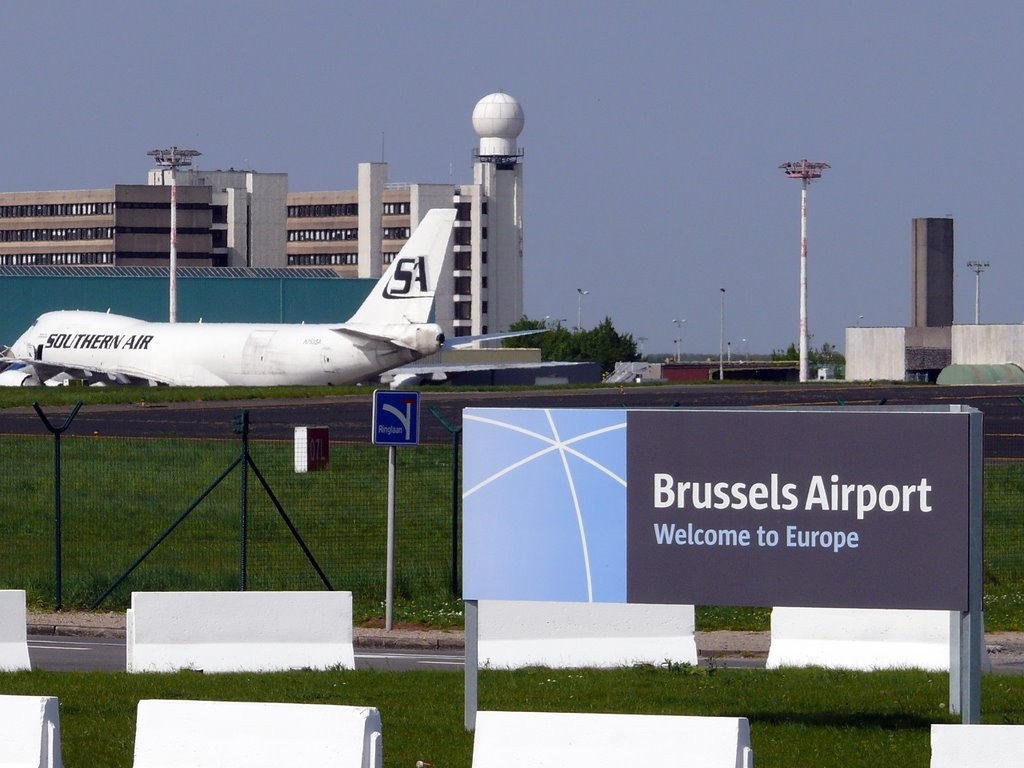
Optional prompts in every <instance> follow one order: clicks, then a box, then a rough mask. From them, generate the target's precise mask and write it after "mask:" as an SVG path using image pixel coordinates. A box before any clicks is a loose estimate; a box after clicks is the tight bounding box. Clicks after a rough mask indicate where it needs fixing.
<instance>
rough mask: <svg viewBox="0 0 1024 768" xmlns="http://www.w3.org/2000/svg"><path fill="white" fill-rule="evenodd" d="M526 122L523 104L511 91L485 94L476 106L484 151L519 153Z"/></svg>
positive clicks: (475, 125) (475, 120)
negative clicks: (517, 149)
mask: <svg viewBox="0 0 1024 768" xmlns="http://www.w3.org/2000/svg"><path fill="white" fill-rule="evenodd" d="M525 123H526V117H525V115H523V108H522V106H520V104H519V102H518V101H516V100H515V99H514V98H513V97H511V96H509V95H508V94H507V93H501V92H498V93H492V94H490V95H488V96H484V97H483V98H482V99H480V101H478V102H477V103H476V107H474V108H473V130H474V131H476V135H477V136H479V137H480V154H481V155H484V156H488V155H514V154H516V137H517V136H519V134H520V133H522V132H523V126H524V125H525Z"/></svg>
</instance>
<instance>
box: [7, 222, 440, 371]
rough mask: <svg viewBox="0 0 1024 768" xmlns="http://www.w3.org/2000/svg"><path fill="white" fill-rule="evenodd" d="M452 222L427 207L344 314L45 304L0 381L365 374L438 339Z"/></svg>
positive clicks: (422, 353)
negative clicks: (197, 315)
mask: <svg viewBox="0 0 1024 768" xmlns="http://www.w3.org/2000/svg"><path fill="white" fill-rule="evenodd" d="M454 224H455V210H454V209H450V208H444V209H434V210H431V211H428V212H427V215H426V216H425V217H424V218H423V220H422V221H421V222H420V224H419V226H418V227H416V229H415V231H414V232H413V233H412V236H411V237H410V238H409V240H408V241H407V242H406V244H405V245H404V246H403V248H402V250H401V251H400V252H399V253H398V254H397V255H396V256H395V258H394V260H393V261H392V263H391V265H390V267H389V268H388V270H387V272H386V273H385V274H384V275H383V276H382V277H381V279H380V280H379V281H378V282H377V284H376V285H375V286H374V288H373V290H372V291H371V292H370V295H369V296H367V298H366V300H365V301H364V302H363V303H362V305H361V306H360V307H359V309H358V310H357V311H356V313H355V314H354V315H353V316H352V317H351V318H350V319H349V320H348V321H347V322H341V323H326V324H304V323H303V324H292V323H289V324H275V323H204V322H198V323H151V322H147V321H145V320H139V319H136V318H132V317H126V316H124V315H116V314H111V313H109V312H91V311H83V310H61V311H56V312H47V313H45V314H43V315H41V316H40V317H39V318H38V319H37V320H36V322H35V324H34V325H32V327H30V328H29V329H28V330H27V331H25V333H23V334H22V335H21V336H20V337H19V338H18V340H17V341H15V342H14V344H12V345H11V346H10V347H9V348H8V349H7V351H6V352H2V353H0V366H2V367H3V370H2V371H0V386H32V385H39V384H57V383H64V382H67V381H68V380H69V379H70V380H80V381H82V382H84V383H86V384H91V385H95V384H144V385H151V386H155V385H159V384H167V385H171V386H282V385H332V384H333V385H342V384H355V383H358V382H361V381H365V380H367V379H368V378H370V377H371V376H374V375H378V374H380V373H382V372H384V371H387V370H390V369H392V368H397V367H398V366H401V365H404V364H406V363H409V362H412V361H414V360H419V359H420V358H423V357H426V356H428V355H432V354H434V353H435V352H437V351H438V350H439V349H441V347H442V346H443V345H444V342H445V337H444V333H443V332H442V330H441V327H440V326H439V325H437V324H436V323H430V322H428V320H429V319H430V310H431V308H432V306H433V302H434V292H435V290H436V288H437V283H438V279H439V277H440V275H441V274H442V272H443V267H444V261H445V257H446V255H447V253H448V251H449V250H450V242H451V238H452V230H453V227H454Z"/></svg>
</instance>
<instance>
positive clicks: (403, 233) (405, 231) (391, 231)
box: [381, 227, 412, 240]
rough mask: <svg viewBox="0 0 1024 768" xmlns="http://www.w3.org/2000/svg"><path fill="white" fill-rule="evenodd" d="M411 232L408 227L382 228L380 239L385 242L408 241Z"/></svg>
mask: <svg viewBox="0 0 1024 768" xmlns="http://www.w3.org/2000/svg"><path fill="white" fill-rule="evenodd" d="M411 231H412V230H410V229H409V227H384V229H383V230H382V231H381V237H383V238H384V239H385V240H408V239H409V235H410V233H411Z"/></svg>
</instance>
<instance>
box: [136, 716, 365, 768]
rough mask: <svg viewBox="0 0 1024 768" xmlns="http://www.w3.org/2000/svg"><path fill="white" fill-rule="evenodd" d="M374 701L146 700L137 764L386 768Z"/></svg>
mask: <svg viewBox="0 0 1024 768" xmlns="http://www.w3.org/2000/svg"><path fill="white" fill-rule="evenodd" d="M383 760H384V754H383V750H382V749H381V722H380V712H378V711H377V710H376V709H375V708H373V707H345V706H338V705H333V704H280V703H260V702H237V701H180V700H175V701H165V700H157V699H148V700H146V699H144V700H142V701H140V702H139V708H138V711H137V714H136V722H135V760H134V762H133V766H134V768H207V766H214V765H216V766H218V768H281V766H286V765H309V766H313V765H325V766H326V765H330V766H337V767H338V768H381V766H382V765H383Z"/></svg>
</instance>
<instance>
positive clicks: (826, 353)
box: [772, 341, 846, 365]
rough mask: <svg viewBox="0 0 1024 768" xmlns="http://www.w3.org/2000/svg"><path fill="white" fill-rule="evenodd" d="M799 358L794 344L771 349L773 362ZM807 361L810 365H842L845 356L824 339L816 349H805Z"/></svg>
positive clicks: (798, 352) (844, 361) (798, 351)
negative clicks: (783, 347) (783, 348)
mask: <svg viewBox="0 0 1024 768" xmlns="http://www.w3.org/2000/svg"><path fill="white" fill-rule="evenodd" d="M799 359H800V350H799V349H797V347H796V344H790V345H789V346H788V347H786V349H785V350H782V349H773V350H772V361H773V362H780V361H785V360H799ZM807 362H808V363H809V364H810V365H844V364H845V363H846V358H845V357H844V356H843V355H842V354H840V353H839V350H838V349H837V348H836V346H835V344H829V343H828V342H827V341H826V342H825V343H824V344H822V345H821V347H819V348H817V349H815V348H814V347H810V348H809V349H808V350H807Z"/></svg>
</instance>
